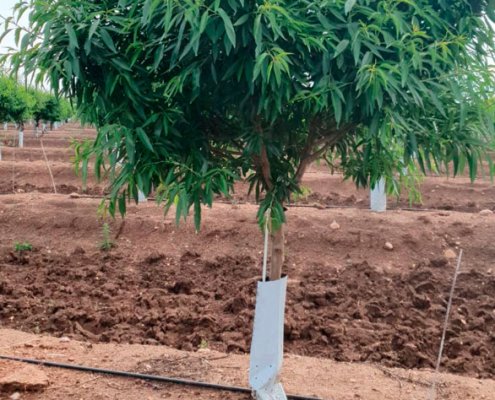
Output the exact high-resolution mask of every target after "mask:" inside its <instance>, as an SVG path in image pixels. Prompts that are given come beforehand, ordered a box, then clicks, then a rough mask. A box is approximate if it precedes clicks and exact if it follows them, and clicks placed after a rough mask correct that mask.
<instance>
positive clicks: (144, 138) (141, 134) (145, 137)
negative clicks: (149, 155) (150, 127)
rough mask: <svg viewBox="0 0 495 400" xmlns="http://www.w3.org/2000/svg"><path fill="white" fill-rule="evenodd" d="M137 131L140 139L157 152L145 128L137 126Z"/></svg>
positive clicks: (148, 147)
mask: <svg viewBox="0 0 495 400" xmlns="http://www.w3.org/2000/svg"><path fill="white" fill-rule="evenodd" d="M136 132H137V135H138V137H139V140H140V141H141V142H142V143H143V144H144V145H145V146H146V148H147V149H148V150H149V151H151V152H153V153H155V149H154V148H153V145H152V144H151V141H150V139H149V137H148V135H146V133H145V132H144V129H143V128H137V129H136Z"/></svg>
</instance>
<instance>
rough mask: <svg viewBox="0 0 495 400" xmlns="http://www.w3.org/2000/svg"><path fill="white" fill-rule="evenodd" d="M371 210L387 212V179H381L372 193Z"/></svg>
mask: <svg viewBox="0 0 495 400" xmlns="http://www.w3.org/2000/svg"><path fill="white" fill-rule="evenodd" d="M370 208H371V210H372V211H376V212H383V211H387V193H386V192H385V179H384V178H381V179H380V180H379V181H378V182H377V183H376V185H375V187H374V188H373V189H371V191H370Z"/></svg>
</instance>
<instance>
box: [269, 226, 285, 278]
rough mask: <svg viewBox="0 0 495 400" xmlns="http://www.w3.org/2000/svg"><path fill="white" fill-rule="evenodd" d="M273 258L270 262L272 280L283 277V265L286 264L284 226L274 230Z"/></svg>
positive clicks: (272, 237)
mask: <svg viewBox="0 0 495 400" xmlns="http://www.w3.org/2000/svg"><path fill="white" fill-rule="evenodd" d="M271 239H272V258H271V263H270V280H271V281H276V280H277V279H280V278H281V277H282V267H283V265H284V260H285V254H284V244H285V243H284V242H285V238H284V226H283V225H282V226H281V227H280V229H279V230H277V231H274V232H272V234H271Z"/></svg>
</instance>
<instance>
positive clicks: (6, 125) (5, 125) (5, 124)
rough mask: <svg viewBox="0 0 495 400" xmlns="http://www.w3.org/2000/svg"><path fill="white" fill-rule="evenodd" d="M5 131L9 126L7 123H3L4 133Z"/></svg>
mask: <svg viewBox="0 0 495 400" xmlns="http://www.w3.org/2000/svg"><path fill="white" fill-rule="evenodd" d="M7 129H9V124H8V123H7V122H4V123H3V130H4V131H6V130H7Z"/></svg>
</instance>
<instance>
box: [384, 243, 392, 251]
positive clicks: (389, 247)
mask: <svg viewBox="0 0 495 400" xmlns="http://www.w3.org/2000/svg"><path fill="white" fill-rule="evenodd" d="M383 248H384V249H385V250H388V251H392V250H393V249H394V245H393V244H392V243H390V242H385V244H384V245H383Z"/></svg>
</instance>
